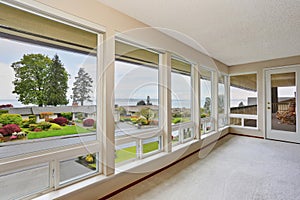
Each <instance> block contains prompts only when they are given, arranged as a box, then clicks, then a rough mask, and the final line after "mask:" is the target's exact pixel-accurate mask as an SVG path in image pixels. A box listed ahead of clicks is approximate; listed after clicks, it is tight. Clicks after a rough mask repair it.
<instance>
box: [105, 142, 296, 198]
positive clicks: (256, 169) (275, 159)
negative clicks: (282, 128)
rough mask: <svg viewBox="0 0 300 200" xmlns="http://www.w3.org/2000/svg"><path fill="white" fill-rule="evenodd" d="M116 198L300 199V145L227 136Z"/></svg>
mask: <svg viewBox="0 0 300 200" xmlns="http://www.w3.org/2000/svg"><path fill="white" fill-rule="evenodd" d="M222 143H223V144H222V145H218V146H217V147H216V148H215V150H214V151H212V152H211V153H210V154H209V155H208V156H207V157H206V158H205V159H202V160H200V159H198V157H197V156H194V157H192V158H190V159H186V160H185V161H183V162H181V163H179V164H176V165H174V166H173V167H171V168H169V169H168V170H166V171H163V172H161V173H159V174H158V175H156V176H153V177H151V178H150V179H147V180H145V181H143V182H141V183H139V184H137V185H135V186H133V187H131V188H129V189H127V190H125V191H123V192H121V193H119V194H117V195H115V196H113V197H112V198H111V199H115V200H117V199H122V200H123V199H125V200H126V199H141V200H142V199H145V200H160V199H163V200H165V199H166V200H168V199H172V200H175V199H197V200H198V199H200V200H201V199H203V200H223V199H226V200H244V199H249V200H250V199H251V200H252V199H253V200H277V199H282V200H300V145H297V144H290V143H283V142H276V141H270V140H262V139H255V138H248V137H241V136H227V137H226V138H224V139H223V140H222Z"/></svg>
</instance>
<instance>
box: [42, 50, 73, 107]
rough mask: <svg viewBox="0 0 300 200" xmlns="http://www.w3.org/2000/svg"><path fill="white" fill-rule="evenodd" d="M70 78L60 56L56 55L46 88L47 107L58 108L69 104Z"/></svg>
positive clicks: (50, 67) (50, 68)
mask: <svg viewBox="0 0 300 200" xmlns="http://www.w3.org/2000/svg"><path fill="white" fill-rule="evenodd" d="M68 76H69V75H68V73H67V71H66V69H65V68H64V65H63V64H62V62H61V61H60V59H59V57H58V55H55V56H54V58H53V59H52V64H51V65H50V66H49V73H48V78H47V83H46V88H45V92H46V95H47V98H46V105H53V106H57V105H66V104H68V103H69V101H68V100H67V90H68V79H69V77H68Z"/></svg>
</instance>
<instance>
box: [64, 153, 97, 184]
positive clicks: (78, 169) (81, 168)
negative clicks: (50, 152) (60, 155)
mask: <svg viewBox="0 0 300 200" xmlns="http://www.w3.org/2000/svg"><path fill="white" fill-rule="evenodd" d="M59 167H60V176H59V177H60V184H61V185H62V184H65V183H67V182H70V181H73V180H77V179H80V178H82V177H84V176H87V175H90V174H93V173H96V172H97V171H98V169H97V168H98V167H97V154H96V153H94V154H87V155H83V156H79V157H77V158H71V159H68V160H63V161H60V162H59Z"/></svg>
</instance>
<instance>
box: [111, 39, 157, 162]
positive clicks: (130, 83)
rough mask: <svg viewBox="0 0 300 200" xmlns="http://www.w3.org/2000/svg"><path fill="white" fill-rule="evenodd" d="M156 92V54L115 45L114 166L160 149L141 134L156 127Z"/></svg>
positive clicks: (153, 138) (127, 46)
mask: <svg viewBox="0 0 300 200" xmlns="http://www.w3.org/2000/svg"><path fill="white" fill-rule="evenodd" d="M158 89H159V84H158V54H157V53H154V52H152V51H149V50H146V49H142V48H140V47H135V46H132V45H130V44H126V43H123V42H120V41H117V42H116V62H115V112H114V118H115V136H116V155H115V156H116V158H115V162H116V163H120V162H123V161H128V160H132V159H137V158H141V157H143V156H145V154H148V153H151V152H155V151H158V150H159V149H160V137H153V134H149V138H148V136H147V135H145V132H149V131H150V132H152V131H154V132H155V130H157V129H158V126H159V92H158ZM141 135H143V136H141ZM125 138H126V139H125ZM122 141H126V142H122Z"/></svg>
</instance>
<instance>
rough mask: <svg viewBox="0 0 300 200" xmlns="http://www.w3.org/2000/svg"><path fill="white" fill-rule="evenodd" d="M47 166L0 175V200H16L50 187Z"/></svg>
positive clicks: (42, 165)
mask: <svg viewBox="0 0 300 200" xmlns="http://www.w3.org/2000/svg"><path fill="white" fill-rule="evenodd" d="M49 172H50V169H49V164H48V163H45V164H41V165H36V166H32V167H28V168H24V169H20V170H17V171H10V172H6V173H2V174H0V183H1V187H0V194H1V199H18V198H22V197H23V198H24V197H25V196H28V195H31V194H34V193H38V192H41V191H44V190H46V189H48V188H49V187H50V174H49Z"/></svg>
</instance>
